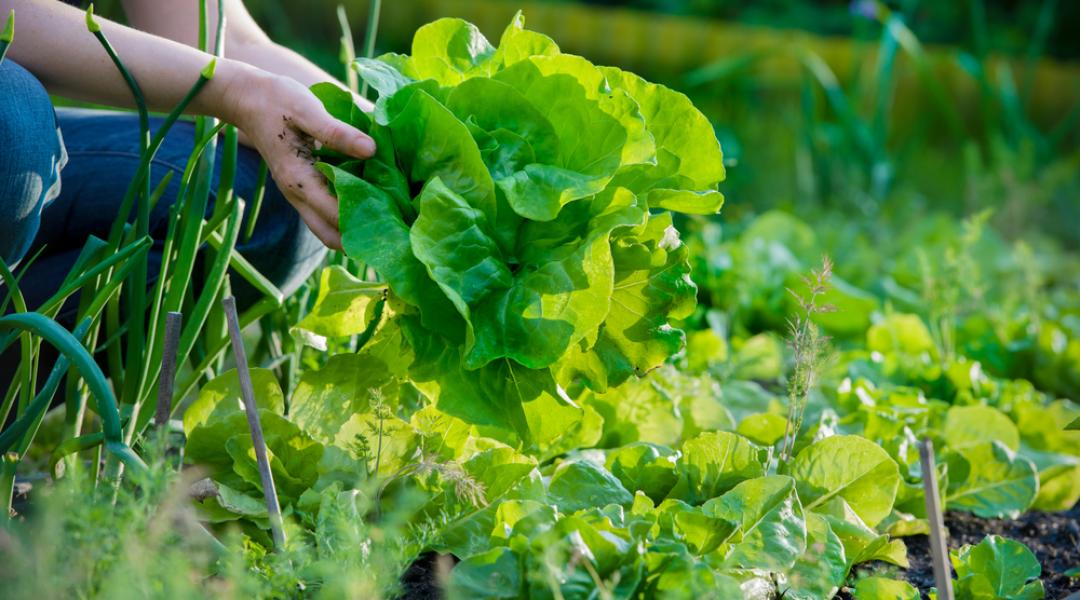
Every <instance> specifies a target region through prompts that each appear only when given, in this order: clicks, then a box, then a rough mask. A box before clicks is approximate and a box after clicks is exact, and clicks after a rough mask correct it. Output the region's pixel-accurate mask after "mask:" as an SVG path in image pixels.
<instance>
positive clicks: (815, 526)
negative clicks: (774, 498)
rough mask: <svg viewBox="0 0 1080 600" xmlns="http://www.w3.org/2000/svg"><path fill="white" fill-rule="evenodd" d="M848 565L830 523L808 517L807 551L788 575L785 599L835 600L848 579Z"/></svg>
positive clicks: (838, 539) (822, 519)
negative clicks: (828, 599)
mask: <svg viewBox="0 0 1080 600" xmlns="http://www.w3.org/2000/svg"><path fill="white" fill-rule="evenodd" d="M847 573H848V564H847V557H846V556H845V554H844V545H843V543H842V542H841V541H840V538H839V537H837V535H836V534H835V533H833V530H832V528H831V527H829V523H828V521H826V520H825V519H824V518H823V517H821V516H820V515H817V514H814V513H807V514H806V551H805V552H803V553H802V555H800V556H799V558H798V559H797V560H796V561H795V564H794V565H792V566H791V568H790V569H788V571H787V585H788V587H787V588H786V589H785V591H784V597H785V598H793V599H795V600H817V599H818V598H832V597H833V596H834V595H835V594H836V592H837V590H839V589H840V586H841V585H843V583H844V579H846V578H847Z"/></svg>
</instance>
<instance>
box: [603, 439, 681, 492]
mask: <svg viewBox="0 0 1080 600" xmlns="http://www.w3.org/2000/svg"><path fill="white" fill-rule="evenodd" d="M675 462H676V459H675V453H674V452H673V451H672V450H671V449H670V448H666V447H664V446H660V445H657V444H649V443H646V442H636V443H632V444H628V445H626V446H623V447H621V448H617V449H615V450H612V451H610V452H608V455H607V468H608V470H609V471H611V474H612V475H614V476H615V477H617V478H618V479H619V481H620V482H622V484H623V487H625V488H626V489H627V490H630V491H632V492H638V491H640V492H644V493H645V494H646V495H648V496H649V497H650V498H652V500H653V501H655V502H659V501H661V500H662V499H663V498H664V497H665V496H667V494H668V492H669V491H670V490H671V488H672V487H673V486H674V485H675V482H676V480H677V479H678V476H677V475H676V474H675Z"/></svg>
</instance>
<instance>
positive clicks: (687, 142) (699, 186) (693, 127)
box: [601, 67, 725, 214]
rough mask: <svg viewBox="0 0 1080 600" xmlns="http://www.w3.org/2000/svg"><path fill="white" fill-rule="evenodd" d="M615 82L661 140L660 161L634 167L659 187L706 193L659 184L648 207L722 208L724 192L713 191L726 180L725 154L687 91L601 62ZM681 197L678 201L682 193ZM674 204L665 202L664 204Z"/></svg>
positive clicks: (697, 210) (694, 210)
mask: <svg viewBox="0 0 1080 600" xmlns="http://www.w3.org/2000/svg"><path fill="white" fill-rule="evenodd" d="M601 72H602V73H603V74H604V76H605V77H606V78H607V81H608V83H609V85H611V87H613V88H615V89H621V90H624V91H626V92H627V93H628V94H629V95H630V97H631V98H633V99H634V101H635V102H636V103H637V104H638V107H639V110H640V111H641V114H642V116H643V117H644V118H645V127H646V129H647V131H648V132H649V134H650V135H651V136H652V137H653V139H654V140H655V144H656V155H657V158H656V164H655V165H649V166H645V167H641V168H639V169H638V171H637V172H634V171H632V172H631V173H632V174H631V175H629V176H630V177H640V178H645V179H647V180H649V181H650V182H651V183H652V185H651V186H650V187H656V188H670V187H674V186H678V187H680V188H689V190H693V191H696V192H705V193H704V194H702V195H701V196H700V197H699V198H698V199H697V200H696V201H695V200H694V199H692V198H691V194H690V193H688V191H682V192H679V191H676V190H672V189H658V190H657V191H658V192H660V193H659V194H657V195H656V196H655V197H654V196H653V195H652V194H650V196H649V206H650V207H653V208H667V209H669V210H674V211H676V212H688V213H694V214H709V213H715V212H716V211H717V210H719V208H720V205H721V204H723V195H721V194H720V193H719V192H715V191H713V190H712V189H711V188H714V187H715V186H716V184H717V183H719V182H720V181H723V180H724V176H725V173H724V157H723V153H722V152H721V151H720V144H719V142H717V140H716V134H715V133H714V132H713V127H712V124H711V123H709V120H708V119H706V118H705V115H703V114H701V112H700V111H698V110H697V108H695V107H694V105H693V103H691V102H690V99H689V98H687V97H686V96H685V95H683V94H681V93H679V92H676V91H674V90H671V89H669V88H667V87H664V86H662V85H659V84H655V83H649V82H648V81H645V80H644V79H642V78H641V77H638V76H637V75H635V74H633V73H630V72H628V71H622V70H620V69H617V68H615V67H602V68H601ZM680 195H681V196H682V198H680V199H678V200H676V199H675V198H676V197H677V196H680ZM665 202H666V203H668V204H672V205H671V206H664V203H665Z"/></svg>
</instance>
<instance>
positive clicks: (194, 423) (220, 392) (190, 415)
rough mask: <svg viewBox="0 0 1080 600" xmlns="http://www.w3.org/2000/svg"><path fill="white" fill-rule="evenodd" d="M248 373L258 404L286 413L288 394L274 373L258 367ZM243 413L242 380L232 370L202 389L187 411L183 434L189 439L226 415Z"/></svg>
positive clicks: (256, 403)
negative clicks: (284, 392) (198, 430)
mask: <svg viewBox="0 0 1080 600" xmlns="http://www.w3.org/2000/svg"><path fill="white" fill-rule="evenodd" d="M248 374H249V375H250V376H251V387H252V390H253V391H254V392H255V405H256V406H258V407H259V408H263V409H267V410H270V411H273V412H277V413H281V412H284V410H285V395H284V394H282V393H281V385H279V384H278V381H277V378H276V377H274V373H273V372H272V371H269V370H267V369H258V368H255V369H249V370H248ZM243 410H244V401H243V399H242V398H241V396H240V379H239V376H238V375H237V373H236V369H230V370H228V371H225V372H224V373H222V374H221V375H218V376H217V377H215V378H213V379H211V380H210V381H209V382H207V384H206V385H204V386H203V387H202V389H200V390H199V396H198V397H197V398H196V399H195V401H194V402H192V403H191V405H190V406H188V407H187V410H185V411H184V434H185V435H187V436H188V437H190V436H191V434H192V432H193V431H195V429H196V428H198V427H203V426H209V427H212V426H214V425H215V424H216V423H217V422H219V421H221V420H222V419H223V418H225V416H226V415H228V414H230V413H234V412H243Z"/></svg>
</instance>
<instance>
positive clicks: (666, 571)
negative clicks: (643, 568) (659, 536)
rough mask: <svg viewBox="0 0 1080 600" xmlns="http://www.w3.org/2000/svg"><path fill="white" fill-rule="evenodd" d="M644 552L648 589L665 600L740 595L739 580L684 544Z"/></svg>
mask: <svg viewBox="0 0 1080 600" xmlns="http://www.w3.org/2000/svg"><path fill="white" fill-rule="evenodd" d="M661 550H662V551H653V550H652V549H650V552H649V553H648V554H647V555H646V558H645V560H646V564H647V565H648V570H649V584H648V586H649V587H648V589H649V590H651V591H654V593H655V596H654V597H656V598H663V599H664V600H699V599H701V598H743V597H744V596H743V591H742V589H740V587H739V582H738V581H736V580H735V579H733V578H732V577H729V576H727V575H724V574H721V573H719V572H717V571H716V570H715V569H712V568H711V567H709V566H708V565H707V564H706V563H705V562H704V561H701V560H699V559H696V558H694V557H693V556H691V555H690V554H689V553H688V552H687V551H686V549H685V548H678V547H675V548H670V549H669V548H662V549H661Z"/></svg>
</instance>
